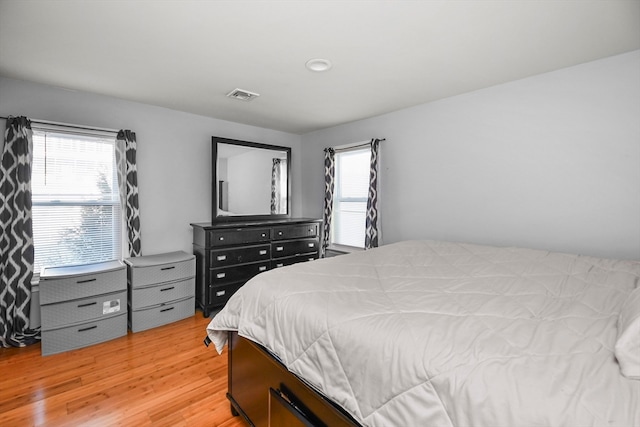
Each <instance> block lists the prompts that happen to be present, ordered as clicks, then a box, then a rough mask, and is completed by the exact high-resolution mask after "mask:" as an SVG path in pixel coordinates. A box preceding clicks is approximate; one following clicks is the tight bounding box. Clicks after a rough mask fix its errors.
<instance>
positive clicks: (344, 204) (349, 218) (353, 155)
mask: <svg viewBox="0 0 640 427" xmlns="http://www.w3.org/2000/svg"><path fill="white" fill-rule="evenodd" d="M370 160H371V149H370V148H369V147H366V148H362V149H357V150H351V151H345V152H338V153H336V155H335V164H336V169H335V189H334V198H333V203H334V204H333V218H332V223H331V242H332V243H334V244H337V245H345V246H354V247H359V248H362V247H364V236H365V222H366V213H367V196H368V192H369V168H370Z"/></svg>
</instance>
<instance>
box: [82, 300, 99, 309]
mask: <svg viewBox="0 0 640 427" xmlns="http://www.w3.org/2000/svg"><path fill="white" fill-rule="evenodd" d="M96 304H98V303H97V302H95V301H94V302H88V303H86V304H78V308H80V307H89V306H90V305H96Z"/></svg>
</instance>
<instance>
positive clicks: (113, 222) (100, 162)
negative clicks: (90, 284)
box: [31, 126, 122, 274]
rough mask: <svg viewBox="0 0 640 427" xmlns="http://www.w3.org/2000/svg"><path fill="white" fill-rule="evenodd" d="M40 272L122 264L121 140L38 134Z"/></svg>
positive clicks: (35, 188) (35, 190) (34, 186)
mask: <svg viewBox="0 0 640 427" xmlns="http://www.w3.org/2000/svg"><path fill="white" fill-rule="evenodd" d="M31 179H32V182H31V191H32V200H33V208H32V209H33V210H32V215H33V240H34V248H35V260H34V273H36V274H39V273H40V270H41V268H42V267H44V266H60V265H77V264H87V263H94V262H101V261H110V260H114V259H119V258H120V256H121V247H122V246H121V240H122V239H121V236H122V230H121V227H122V220H121V215H120V196H119V192H118V180H117V167H116V161H115V135H114V136H104V135H95V136H94V135H88V134H79V133H69V132H67V131H52V130H45V129H39V128H36V127H35V126H34V129H33V166H32V178H31Z"/></svg>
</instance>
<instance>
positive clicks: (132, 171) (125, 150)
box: [116, 130, 142, 257]
mask: <svg viewBox="0 0 640 427" xmlns="http://www.w3.org/2000/svg"><path fill="white" fill-rule="evenodd" d="M137 147H138V145H137V143H136V134H135V132H132V131H130V130H121V131H119V132H118V136H117V137H116V162H117V164H118V185H119V187H120V202H121V203H120V205H121V209H122V215H123V219H124V222H125V223H126V224H127V241H128V245H129V256H132V257H135V256H140V255H141V246H142V244H141V241H140V209H139V207H138V166H137V165H136V150H137Z"/></svg>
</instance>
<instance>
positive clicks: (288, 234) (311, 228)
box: [271, 223, 319, 240]
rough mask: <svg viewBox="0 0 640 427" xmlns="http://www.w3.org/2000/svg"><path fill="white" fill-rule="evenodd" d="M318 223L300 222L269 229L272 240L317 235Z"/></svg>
mask: <svg viewBox="0 0 640 427" xmlns="http://www.w3.org/2000/svg"><path fill="white" fill-rule="evenodd" d="M318 228H319V227H318V224H316V223H309V224H300V225H295V226H279V227H273V228H272V229H271V231H272V233H273V235H272V236H271V238H272V239H273V240H286V239H299V238H302V237H317V236H318V233H319V230H318Z"/></svg>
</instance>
